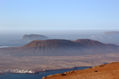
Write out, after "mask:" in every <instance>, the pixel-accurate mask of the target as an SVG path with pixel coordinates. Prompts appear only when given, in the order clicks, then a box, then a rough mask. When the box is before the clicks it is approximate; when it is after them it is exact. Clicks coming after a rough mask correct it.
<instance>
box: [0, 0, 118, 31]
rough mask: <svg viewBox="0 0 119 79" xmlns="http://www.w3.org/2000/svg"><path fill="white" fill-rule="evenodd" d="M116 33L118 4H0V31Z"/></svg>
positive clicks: (74, 0)
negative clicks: (103, 31)
mask: <svg viewBox="0 0 119 79" xmlns="http://www.w3.org/2000/svg"><path fill="white" fill-rule="evenodd" d="M28 30H29V31H33V30H34V31H35V30H39V31H43V30H45V31H46V30H50V31H52V30H55V31H57V30H119V0H0V31H1V32H7V31H9V32H13V31H28Z"/></svg>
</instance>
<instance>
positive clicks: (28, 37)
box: [22, 34, 48, 41]
mask: <svg viewBox="0 0 119 79" xmlns="http://www.w3.org/2000/svg"><path fill="white" fill-rule="evenodd" d="M22 39H23V40H27V41H33V40H46V39H48V37H47V36H44V35H40V34H29V35H24V36H23V38H22Z"/></svg>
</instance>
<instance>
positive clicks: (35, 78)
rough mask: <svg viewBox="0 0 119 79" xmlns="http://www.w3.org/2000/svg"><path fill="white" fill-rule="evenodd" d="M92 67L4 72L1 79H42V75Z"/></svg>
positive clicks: (0, 76)
mask: <svg viewBox="0 0 119 79" xmlns="http://www.w3.org/2000/svg"><path fill="white" fill-rule="evenodd" d="M86 68H90V67H75V68H71V69H59V70H47V71H44V72H37V73H36V74H14V73H4V74H1V75H0V79H42V77H45V76H48V75H53V74H57V73H64V72H68V71H72V70H81V69H86Z"/></svg>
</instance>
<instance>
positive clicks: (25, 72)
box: [0, 66, 92, 75]
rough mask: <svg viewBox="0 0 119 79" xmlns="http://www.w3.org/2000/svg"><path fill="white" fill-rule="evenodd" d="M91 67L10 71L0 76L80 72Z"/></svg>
mask: <svg viewBox="0 0 119 79" xmlns="http://www.w3.org/2000/svg"><path fill="white" fill-rule="evenodd" d="M91 67H92V66H80V67H72V68H61V69H46V70H41V71H32V70H18V69H17V70H16V71H15V69H14V70H11V71H6V72H0V75H2V74H39V73H42V72H50V71H61V70H67V71H73V70H81V69H86V68H91Z"/></svg>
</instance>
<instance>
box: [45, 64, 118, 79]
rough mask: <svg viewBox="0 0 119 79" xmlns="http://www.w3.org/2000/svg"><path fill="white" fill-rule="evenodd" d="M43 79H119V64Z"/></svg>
mask: <svg viewBox="0 0 119 79" xmlns="http://www.w3.org/2000/svg"><path fill="white" fill-rule="evenodd" d="M43 79H119V62H115V63H111V64H105V65H100V66H96V67H93V68H89V69H85V70H77V71H71V72H65V73H63V74H56V75H51V76H48V77H45V78H43Z"/></svg>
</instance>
